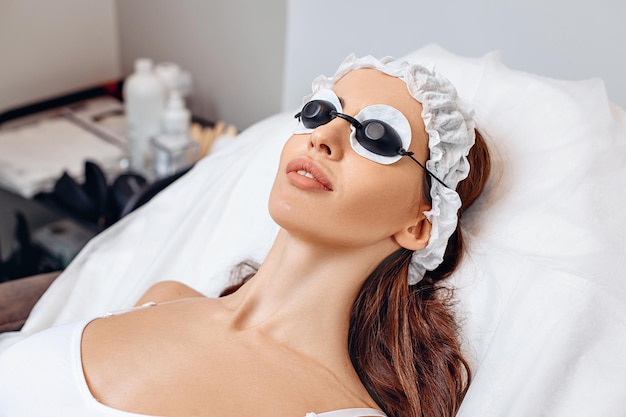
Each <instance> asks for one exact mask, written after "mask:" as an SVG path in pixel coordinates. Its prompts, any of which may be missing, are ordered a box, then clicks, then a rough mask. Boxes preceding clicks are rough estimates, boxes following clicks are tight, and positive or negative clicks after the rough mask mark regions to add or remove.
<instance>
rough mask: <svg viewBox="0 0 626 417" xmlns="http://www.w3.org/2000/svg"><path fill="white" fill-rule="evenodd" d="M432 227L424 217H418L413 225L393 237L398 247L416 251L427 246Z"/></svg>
mask: <svg viewBox="0 0 626 417" xmlns="http://www.w3.org/2000/svg"><path fill="white" fill-rule="evenodd" d="M431 228H432V225H431V224H430V222H429V221H428V219H427V218H426V216H423V215H420V217H419V218H418V220H417V222H416V223H415V224H412V225H409V226H407V227H405V228H404V229H402V230H400V231H399V232H397V233H396V234H394V235H393V237H394V239H395V240H396V242H398V244H399V245H400V246H402V247H403V248H405V249H409V250H418V249H422V248H424V247H426V245H428V240H429V239H430V231H431Z"/></svg>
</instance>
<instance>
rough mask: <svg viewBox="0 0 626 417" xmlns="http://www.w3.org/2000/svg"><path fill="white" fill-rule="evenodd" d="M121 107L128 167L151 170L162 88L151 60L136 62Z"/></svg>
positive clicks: (147, 172) (139, 171) (163, 101)
mask: <svg viewBox="0 0 626 417" xmlns="http://www.w3.org/2000/svg"><path fill="white" fill-rule="evenodd" d="M123 94H124V108H125V113H126V120H127V123H128V143H129V148H130V166H131V168H132V169H133V170H134V171H137V172H138V173H140V174H144V175H146V174H149V173H150V171H151V165H152V163H151V158H152V154H151V152H150V145H149V144H150V138H152V137H154V136H155V135H157V134H158V133H159V131H160V127H161V125H160V122H161V115H162V113H163V107H164V104H165V87H164V86H163V83H162V82H161V81H160V80H159V78H158V77H157V76H156V74H155V73H154V71H153V63H152V61H151V60H150V59H146V58H140V59H138V60H136V61H135V72H134V73H133V74H131V75H130V76H129V77H128V78H127V79H126V81H125V82H124V91H123Z"/></svg>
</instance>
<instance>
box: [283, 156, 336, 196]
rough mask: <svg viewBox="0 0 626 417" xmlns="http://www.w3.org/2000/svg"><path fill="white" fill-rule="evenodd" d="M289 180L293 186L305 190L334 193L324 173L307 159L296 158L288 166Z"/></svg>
mask: <svg viewBox="0 0 626 417" xmlns="http://www.w3.org/2000/svg"><path fill="white" fill-rule="evenodd" d="M286 171H287V178H288V179H289V181H291V183H292V184H294V185H295V186H297V187H299V188H304V189H313V190H315V189H317V190H326V191H333V184H332V183H331V182H330V180H329V179H328V177H327V176H326V174H324V171H322V169H321V168H320V167H319V166H317V164H315V163H314V162H313V161H311V160H310V159H307V158H296V159H294V160H292V161H290V162H289V163H288V164H287V169H286Z"/></svg>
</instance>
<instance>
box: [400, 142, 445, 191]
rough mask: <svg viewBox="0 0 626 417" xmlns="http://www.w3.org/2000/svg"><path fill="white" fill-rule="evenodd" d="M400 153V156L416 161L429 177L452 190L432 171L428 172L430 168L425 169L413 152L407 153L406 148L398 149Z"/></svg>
mask: <svg viewBox="0 0 626 417" xmlns="http://www.w3.org/2000/svg"><path fill="white" fill-rule="evenodd" d="M398 153H399V154H400V155H402V156H408V157H409V158H411V159H412V160H414V161H415V163H416V164H417V165H419V166H420V167H422V169H423V170H424V171H426V173H428V175H430V176H431V177H432V178H434V179H435V180H437V181H438V182H439V183H440V184H441V185H443V186H444V187H446V188H448V189H449V188H450V187H448V186H447V185H446V183H445V182H443V181H441V180H440V179H439V178H437V177H436V176H435V174H433V173H432V172H430V171H429V170H428V168H426V167H425V166H424V165H423V164H422V163H421V162H420V161H418V160H417V159H415V157H413V152H411V151H407V150H406V149H404V148H400V149H398Z"/></svg>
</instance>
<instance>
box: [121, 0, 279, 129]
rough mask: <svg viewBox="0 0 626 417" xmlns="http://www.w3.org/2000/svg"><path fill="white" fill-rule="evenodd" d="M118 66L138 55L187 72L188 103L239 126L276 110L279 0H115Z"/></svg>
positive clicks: (125, 69)
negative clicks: (189, 79) (189, 82)
mask: <svg viewBox="0 0 626 417" xmlns="http://www.w3.org/2000/svg"><path fill="white" fill-rule="evenodd" d="M117 8H118V15H117V16H118V24H119V36H120V51H121V62H122V73H123V74H126V75H127V74H129V73H131V72H132V67H133V62H134V61H135V59H137V58H139V57H143V56H145V57H148V58H152V59H153V60H154V61H155V62H163V61H172V62H175V63H177V64H179V65H180V66H181V67H182V68H183V69H185V70H187V71H189V72H190V73H191V75H192V77H193V96H192V97H191V101H190V103H191V106H190V107H191V110H192V112H193V113H194V114H196V115H198V116H202V117H205V118H207V119H210V120H224V121H226V122H228V123H233V124H235V125H236V126H237V127H238V128H239V129H243V128H245V127H247V126H249V125H250V124H252V123H253V122H256V121H258V120H260V119H262V118H264V117H266V116H269V115H271V114H273V113H275V112H277V111H279V110H280V106H281V98H282V94H281V93H282V90H281V89H282V79H283V57H284V49H285V28H286V13H287V12H286V0H264V1H250V0H229V1H222V0H210V1H207V0H177V1H169V0H120V1H118V2H117Z"/></svg>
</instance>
